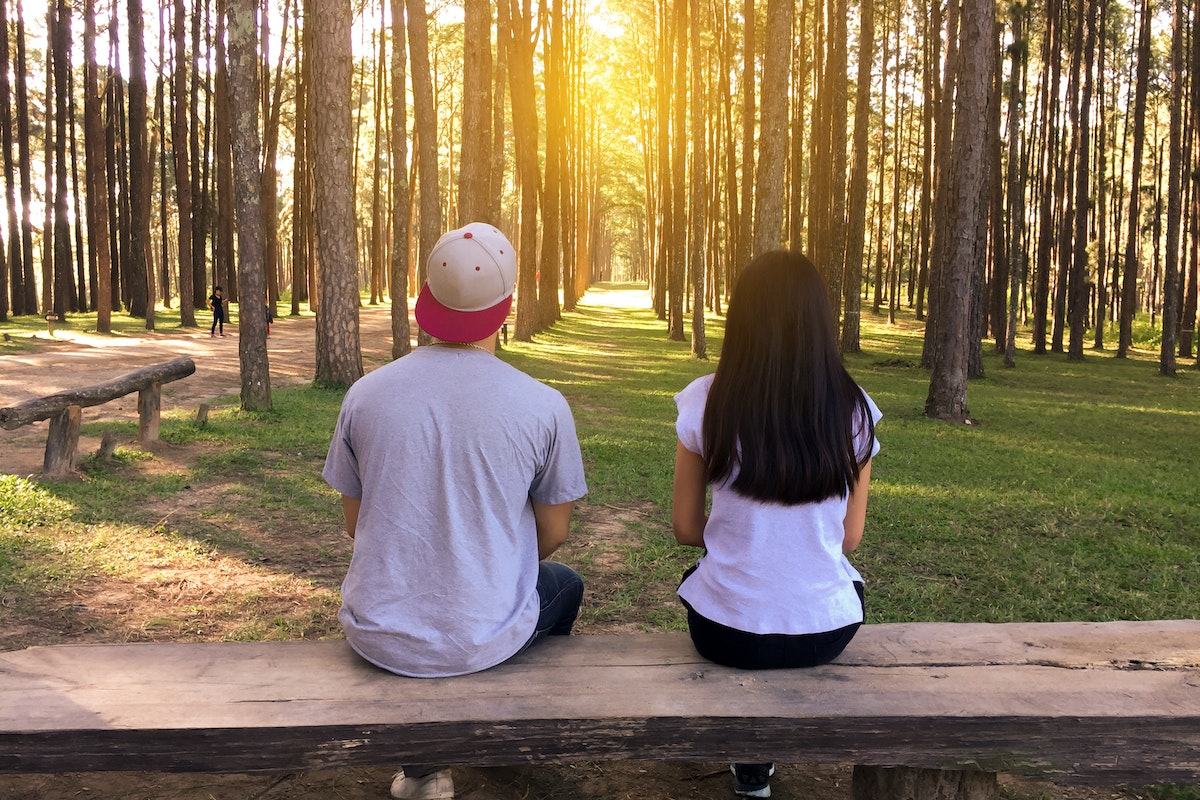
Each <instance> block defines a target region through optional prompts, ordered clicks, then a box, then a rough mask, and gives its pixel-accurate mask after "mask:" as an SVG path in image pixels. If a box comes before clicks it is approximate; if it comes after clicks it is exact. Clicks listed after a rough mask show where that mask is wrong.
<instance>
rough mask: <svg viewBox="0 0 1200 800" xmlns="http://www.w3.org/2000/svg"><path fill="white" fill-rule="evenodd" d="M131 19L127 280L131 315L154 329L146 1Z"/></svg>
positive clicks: (134, 0) (137, 4) (133, 0)
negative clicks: (149, 255)
mask: <svg viewBox="0 0 1200 800" xmlns="http://www.w3.org/2000/svg"><path fill="white" fill-rule="evenodd" d="M128 12H129V13H128V20H129V32H128V36H129V96H128V99H127V103H128V109H127V110H128V114H129V183H130V187H129V188H130V193H129V214H130V219H129V224H130V229H129V233H130V240H129V252H128V253H126V254H125V261H126V263H125V272H124V274H125V278H126V281H127V288H128V290H129V313H130V314H131V315H132V316H135V317H144V318H145V319H146V327H147V328H148V329H151V330H152V329H153V328H154V310H153V308H152V307H151V306H150V304H151V303H153V298H152V297H150V296H149V294H148V285H147V282H146V281H147V276H146V270H147V266H146V254H147V252H148V249H149V245H150V174H149V169H150V165H149V161H148V158H147V146H146V113H147V109H146V96H147V94H146V42H145V36H144V33H143V28H142V19H143V18H142V0H128Z"/></svg>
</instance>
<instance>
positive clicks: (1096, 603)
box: [0, 286, 1200, 638]
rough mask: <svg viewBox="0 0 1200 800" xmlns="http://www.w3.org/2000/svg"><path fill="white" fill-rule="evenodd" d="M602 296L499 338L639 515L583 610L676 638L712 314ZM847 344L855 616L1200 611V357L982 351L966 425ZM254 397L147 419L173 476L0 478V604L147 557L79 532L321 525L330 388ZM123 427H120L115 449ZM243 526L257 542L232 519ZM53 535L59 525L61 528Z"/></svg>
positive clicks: (201, 537)
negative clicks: (683, 336) (698, 384)
mask: <svg viewBox="0 0 1200 800" xmlns="http://www.w3.org/2000/svg"><path fill="white" fill-rule="evenodd" d="M619 297H620V295H619V293H615V292H614V291H613V289H611V288H606V287H603V286H601V287H597V288H595V289H593V290H592V291H591V292H590V293H589V296H588V298H587V302H586V304H585V305H583V306H581V307H580V309H579V310H578V311H575V312H571V313H568V314H566V315H564V318H563V320H562V321H561V322H560V323H559V324H557V325H556V326H555V327H554V328H553V329H551V330H549V331H546V332H544V333H541V334H539V335H537V336H536V337H535V338H534V341H533V342H529V343H518V342H510V343H509V345H508V346H507V347H506V348H505V349H504V350H503V352H502V354H501V357H503V358H504V359H506V360H507V361H509V362H510V363H512V364H514V365H515V366H517V367H518V368H520V369H522V370H525V371H527V372H529V373H531V374H533V375H534V376H536V377H538V378H539V379H542V380H544V381H546V382H548V383H550V384H551V385H553V386H555V387H557V388H558V389H560V390H561V391H562V392H563V393H564V395H565V396H566V397H567V398H568V400H569V401H570V403H571V405H572V408H573V410H574V413H575V418H576V423H577V427H578V430H579V436H580V441H581V443H582V446H583V451H584V457H585V461H586V466H587V475H588V483H589V487H590V492H589V495H588V498H587V502H588V503H589V504H590V505H591V506H592V507H593V508H599V509H601V512H600V513H604V512H603V509H604V508H605V507H607V506H609V505H612V506H626V505H629V504H636V505H637V507H638V508H639V509H641V511H640V512H639V513H641V514H642V516H641V517H639V518H638V522H637V523H636V524H634V523H629V522H627V521H626V523H625V524H624V530H626V531H627V532H628V537H627V540H623V541H620V542H615V543H613V544H611V546H608V550H609V552H608V553H606V554H605V556H604V558H600V557H599V554H600V550H601V549H603V548H605V547H606V545H605V543H604V542H590V543H589V544H588V546H587V547H581V548H580V549H579V550H578V551H577V555H578V558H579V559H580V564H579V566H580V567H581V569H582V570H583V571H584V572H585V576H586V575H587V574H588V573H589V572H593V573H595V574H603V575H604V576H605V577H606V580H607V582H608V585H606V586H604V587H603V588H604V591H603V592H598V593H596V594H595V598H596V601H597V606H596V607H594V608H590V609H587V610H585V617H584V618H585V620H589V619H590V620H593V621H617V620H620V619H622V617H623V615H632V616H634V617H636V618H637V619H639V620H641V621H642V622H643V623H644V624H645V625H647V626H651V627H664V628H678V627H679V626H680V621H681V617H680V615H679V613H678V609H677V608H672V607H668V606H667V605H664V603H663V602H660V601H662V598H663V596H664V593H666V594H667V595H669V589H670V588H673V582H674V581H676V580H677V579H678V575H679V573H680V572H681V571H682V569H683V568H684V567H685V566H686V565H687V564H688V563H689V562H690V561H691V560H692V559H693V558H694V557H695V555H696V553H695V551H694V550H691V549H688V548H682V547H679V546H678V545H675V544H674V542H673V541H672V540H671V539H670V535H669V513H670V494H671V481H672V463H673V455H674V447H675V434H674V417H675V410H674V403H673V401H672V397H673V395H674V394H675V393H676V392H677V391H679V390H680V389H682V388H683V387H684V386H685V385H686V384H687V383H688V382H689V381H690V380H692V379H693V378H695V377H697V376H699V375H702V374H704V373H706V372H708V371H711V370H712V369H714V368H715V366H716V361H715V355H716V354H718V353H719V352H720V337H721V333H722V321H721V320H720V319H718V318H714V317H710V319H709V323H708V333H709V352H710V353H712V354H714V359H713V360H710V361H698V360H696V359H694V358H692V357H691V355H690V346H689V344H688V343H687V342H669V341H667V339H666V336H665V325H664V323H662V322H661V321H659V320H657V319H656V318H655V317H654V315H653V314H652V313H651V312H649V311H645V310H641V309H628V308H616V307H610V306H609V305H607V303H608V302H609V301H610V300H612V301H615V300H616V299H617V298H619ZM862 339H863V352H862V353H861V354H855V355H853V356H850V357H849V358H848V359H847V363H848V366H849V368H850V370H851V372H852V374H853V375H854V376H855V377H856V378H857V379H858V381H859V382H860V383H861V384H862V385H863V386H864V388H866V390H867V391H868V392H869V393H870V394H871V395H872V397H873V398H874V399H875V401H876V402H877V403H878V404H879V406H880V408H881V409H882V410H883V413H884V417H883V420H882V422H881V423H880V425H879V430H878V435H879V438H880V440H881V442H882V447H883V449H882V451H881V452H880V454H879V455H878V457H877V458H876V460H875V463H874V469H873V475H872V487H871V496H870V503H869V508H868V519H867V531H866V535H865V537H864V541H863V545H862V547H861V548H860V549H859V551H858V552H857V553H856V555H855V561H856V563H857V564H858V565H859V566H860V568H861V570H862V571H863V573H864V575H865V576H866V577H867V579H868V582H869V586H868V619H869V620H870V621H873V622H883V621H906V620H944V621H986V622H1005V621H1017V620H1030V621H1032V620H1072V619H1074V620H1115V619H1151V618H1200V586H1198V585H1197V583H1198V579H1197V571H1196V570H1195V568H1194V564H1195V563H1196V560H1197V551H1198V550H1200V540H1198V537H1200V503H1196V502H1195V497H1196V496H1197V495H1196V491H1197V486H1200V457H1198V456H1200V437H1197V436H1196V435H1195V432H1196V431H1197V429H1198V427H1197V423H1200V411H1198V410H1197V403H1196V396H1197V383H1196V373H1195V371H1194V369H1190V368H1189V369H1184V370H1182V371H1181V373H1180V375H1179V376H1178V377H1176V378H1174V379H1166V378H1162V377H1160V376H1158V374H1157V366H1156V360H1155V359H1156V353H1155V352H1153V351H1152V350H1141V351H1135V352H1134V353H1133V357H1131V358H1129V359H1124V360H1119V359H1116V358H1114V357H1113V356H1112V355H1111V353H1101V352H1094V351H1089V352H1088V355H1087V358H1086V359H1085V361H1083V362H1082V363H1077V362H1076V363H1073V362H1068V361H1066V359H1065V358H1064V357H1063V356H1062V355H1061V354H1048V355H1043V356H1034V355H1032V353H1030V352H1028V350H1021V351H1019V352H1018V354H1017V367H1016V368H1015V369H1005V368H1003V366H1002V365H1001V363H1000V360H999V357H998V356H995V355H993V354H991V353H990V352H989V353H988V355H987V356H986V372H987V374H986V377H984V378H982V379H979V380H975V381H973V382H972V383H971V385H970V389H969V394H968V400H969V405H970V408H971V413H972V416H973V417H974V419H975V420H976V422H977V423H978V424H976V425H973V426H967V425H951V424H947V423H942V422H935V421H932V420H929V419H926V418H925V417H924V416H923V414H922V409H923V406H924V400H925V395H926V392H927V390H928V381H929V376H928V373H927V372H926V371H925V370H923V369H921V368H920V367H918V366H916V365H917V363H918V362H919V357H920V349H921V338H920V331H919V330H918V329H917V328H916V326H915V325H913V324H912V323H911V322H910V323H905V324H902V325H899V326H888V325H887V324H886V320H885V319H883V318H879V317H872V316H871V315H865V317H864V329H863V337H862ZM989 350H990V348H989ZM272 394H273V400H274V404H275V408H274V410H272V411H270V412H265V413H247V412H242V411H240V410H239V409H238V408H237V403H236V399H230V400H229V402H228V404H226V405H223V406H219V407H217V408H215V409H214V410H213V411H212V413H211V414H210V416H209V420H208V423H207V425H206V426H205V427H203V428H198V427H196V425H195V424H194V423H193V422H192V421H191V418H190V415H185V414H182V413H179V414H172V413H167V414H165V415H164V419H163V424H162V438H163V439H164V441H165V442H167V443H169V444H173V445H180V446H182V445H188V446H198V447H201V448H202V449H203V450H204V452H203V453H202V455H201V456H200V457H199V458H198V460H197V461H196V462H195V464H194V466H192V467H191V468H187V469H185V468H182V467H181V468H178V469H173V468H171V467H169V466H168V465H159V466H160V468H158V469H155V470H149V471H143V470H140V469H138V465H139V460H140V459H144V458H150V457H151V456H147V455H146V454H142V453H140V452H139V451H131V450H122V449H119V450H118V451H117V455H116V458H115V460H114V461H113V462H111V463H100V462H97V461H95V460H94V459H93V460H90V461H88V462H86V464H85V472H84V479H83V480H81V481H78V482H64V483H38V482H28V481H22V480H17V479H4V480H0V595H5V596H11V595H13V594H15V593H18V592H21V593H23V592H24V591H26V590H28V589H29V587H30V586H34V585H40V586H48V585H51V584H53V585H55V586H63V585H69V584H70V582H71V581H72V580H77V579H78V576H80V575H84V574H94V573H96V572H101V573H103V572H105V571H113V570H117V571H119V569H118V568H119V567H120V565H121V563H122V559H128V558H130V557H132V558H135V559H136V558H140V557H142V556H139V555H138V552H139V551H137V550H136V549H132V550H131V549H129V548H113V552H114V555H112V557H111V562H110V563H106V562H105V560H104V558H105V557H104V555H103V551H104V549H105V548H106V547H107V548H112V547H113V546H112V541H113V539H112V537H111V536H110V535H109V534H108V533H105V534H104V535H98V534H96V532H97V531H104V532H111V531H114V530H115V531H120V532H122V533H121V535H124V536H127V537H135V538H136V536H143V537H145V541H146V542H147V544H146V549H145V551H144V552H145V553H146V554H147V555H146V557H150V555H149V554H151V553H152V552H154V551H155V549H156V548H158V547H161V546H163V544H162V543H163V542H164V541H165V542H169V543H171V545H172V546H174V547H179V548H182V549H186V550H187V551H188V557H189V558H206V557H211V556H212V554H214V553H215V554H220V555H222V556H226V557H233V558H238V559H241V560H243V561H245V562H247V563H251V564H256V563H259V561H261V560H263V559H268V558H271V557H272V556H273V552H272V550H273V548H272V544H271V534H272V531H274V530H277V528H278V526H279V525H284V524H287V520H289V519H293V520H304V521H306V522H307V523H308V524H312V525H319V526H323V527H328V528H329V529H330V530H333V529H336V527H337V526H338V524H339V520H340V509H339V507H338V506H337V502H336V496H335V495H334V494H333V493H332V492H331V490H330V489H329V488H328V487H327V486H326V485H325V484H324V482H323V481H322V480H321V477H320V469H321V465H322V461H323V458H324V455H325V451H326V448H327V446H328V441H329V436H330V434H331V432H332V430H333V425H334V420H335V418H336V414H337V411H338V407H339V404H340V401H341V397H342V394H341V393H340V392H337V391H333V390H323V389H319V388H315V387H304V388H288V389H277V390H275V391H274V392H273V393H272ZM133 426H134V423H133V422H129V423H127V425H126V427H125V428H120V427H119V426H118V432H119V433H124V434H127V435H128V436H129V437H130V438H132V436H133V432H134V427H133ZM103 427H105V428H111V427H113V424H112V423H105V425H104V426H103ZM88 430H89V427H85V432H87V431H88ZM92 432H93V433H95V432H96V431H95V430H93V431H92ZM155 458H157V457H155ZM200 484H205V485H213V484H220V485H224V486H225V487H226V488H225V494H224V495H223V496H222V500H221V502H220V503H219V504H216V505H214V506H213V507H206V508H201V509H198V510H196V511H194V512H191V513H189V514H186V515H183V514H176V515H167V516H165V517H164V514H163V512H162V510H161V506H162V505H163V503H169V502H171V501H172V499H178V498H182V497H186V496H187V493H188V492H189V491H191V487H193V486H195V485H200ZM245 520H251V521H252V522H253V525H255V526H257V531H258V533H257V534H255V535H252V534H249V533H247V532H246V531H245V530H244V529H243V528H244V526H243V527H239V526H238V525H235V524H233V523H235V522H238V521H245ZM57 529H61V530H66V531H69V532H71V535H70V536H67V537H64V538H61V539H59V538H56V536H55V533H54V532H55V530H57ZM164 537H165V538H164ZM189 548H190V549H189ZM322 548H326V549H322ZM313 552H314V553H316V554H318V555H312V556H311V558H313V559H314V561H315V562H320V563H324V564H329V563H333V562H335V561H336V559H337V558H338V556H337V555H336V552H334V551H333V550H330V549H328V548H327V547H326V546H325V545H321V546H319V547H314V551H313ZM131 553H132V556H131V555H130V554H131ZM614 559H615V565H614ZM602 561H603V564H602V563H601V562H602ZM39 575H40V576H41V577H38V576H39ZM18 587H22V588H18ZM664 587H666V588H664ZM647 598H653V599H652V600H647ZM324 602H325V601H324V600H323V601H322V603H324ZM308 613H309V612H308V611H305V612H303V614H301V616H300V617H297V618H289V619H287V620H283V621H277V622H272V621H271V620H270V619H260V620H247V621H246V624H245V625H244V626H243V627H242V628H241V629H239V630H241V633H239V634H238V636H239V637H249V638H253V637H255V636H259V635H263V636H267V635H270V636H280V635H286V633H287V631H288V630H289V629H305V628H306V624H307V623H306V622H305V620H304V614H308ZM289 626H290V627H289Z"/></svg>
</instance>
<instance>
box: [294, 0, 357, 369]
mask: <svg viewBox="0 0 1200 800" xmlns="http://www.w3.org/2000/svg"><path fill="white" fill-rule="evenodd" d="M305 12H306V14H305V19H306V20H307V22H308V25H312V26H313V45H314V47H313V53H312V56H313V58H312V78H313V80H312V85H311V88H312V102H313V114H312V116H313V119H314V121H315V123H316V125H315V129H316V130H315V134H316V135H315V136H314V138H313V142H312V145H313V153H312V155H313V164H314V177H315V196H314V199H315V207H316V224H317V248H318V260H319V262H320V271H319V273H318V276H317V295H318V306H317V337H316V350H317V354H316V355H317V359H316V360H317V371H316V382H317V383H319V384H322V385H326V386H349V385H350V384H352V383H354V382H355V381H356V380H358V379H359V378H361V377H362V375H363V366H362V350H361V347H360V344H359V325H358V283H357V278H358V256H357V251H356V249H355V239H354V186H353V184H352V183H351V174H352V170H351V156H350V144H351V142H352V141H353V136H352V135H351V132H350V77H351V48H350V18H351V17H350V0H307V1H306V3H305ZM306 27H307V25H306Z"/></svg>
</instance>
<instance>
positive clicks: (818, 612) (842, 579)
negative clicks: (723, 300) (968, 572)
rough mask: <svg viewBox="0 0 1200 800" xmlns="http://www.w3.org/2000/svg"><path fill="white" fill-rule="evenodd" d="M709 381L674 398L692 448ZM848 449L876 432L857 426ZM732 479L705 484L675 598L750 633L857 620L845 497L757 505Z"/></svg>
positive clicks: (863, 446)
mask: <svg viewBox="0 0 1200 800" xmlns="http://www.w3.org/2000/svg"><path fill="white" fill-rule="evenodd" d="M712 381H713V376H712V375H706V376H704V377H702V378H698V379H696V380H695V381H692V383H690V384H688V386H687V387H686V388H684V390H683V391H681V392H680V393H679V394H677V395H676V396H675V405H676V407H677V408H678V410H679V416H678V418H677V419H676V422H675V431H676V433H677V434H678V435H679V441H680V442H682V443H683V446H684V447H685V448H687V449H688V450H689V451H690V452H693V453H696V454H697V455H700V456H703V455H704V437H703V433H702V426H703V421H704V406H705V403H706V402H707V400H708V390H709V387H710V386H711V385H712ZM865 394H866V393H865V392H864V396H865ZM867 404H868V406H869V407H870V409H871V417H872V418H873V419H874V420H875V421H878V420H879V418H880V416H882V415H881V413H880V411H879V408H878V407H877V406H876V405H875V403H874V401H872V400H871V398H870V397H867ZM855 451H856V452H858V453H868V452H869V453H870V455H871V456H872V457H873V456H874V455H875V454H876V453H877V452H879V441H878V440H877V439H872V440H871V441H869V442H868V441H867V431H866V426H865V425H860V426H859V433H858V434H857V437H856V447H855ZM734 477H735V476H730V477H729V478H726V480H725V481H723V482H722V483H720V484H717V485H711V486H710V487H709V489H710V490H711V491H712V510H711V512H710V514H709V517H708V524H707V525H706V526H705V528H704V547H705V554H704V556H703V557H702V558H701V559H700V561H699V563H698V564H697V566H696V570H695V571H694V572H693V573H692V574H691V575H689V576H688V578H687V580H685V581H684V582H683V584H682V585H681V586H680V587H679V596H680V597H682V598H683V599H684V600H686V601H687V602H688V604H689V605H691V607H692V608H693V609H695V610H696V612H697V613H698V614H700V615H701V616H703V617H706V618H707V619H710V620H712V621H713V622H718V623H720V624H722V625H726V626H728V627H730V628H735V629H737V630H741V631H747V632H749V633H785V634H802V633H822V632H825V631H832V630H837V629H838V628H842V627H845V626H846V625H851V624H853V623H855V622H862V618H863V616H862V604H861V602H860V601H859V599H858V593H857V592H856V591H855V589H854V581H861V580H862V578H861V577H860V576H859V574H858V571H857V570H855V569H854V567H853V566H851V564H850V562H849V561H848V560H847V559H846V557H845V556H844V555H843V554H842V539H843V537H844V535H845V530H844V528H843V524H842V523H843V521H844V520H845V518H846V501H847V498H846V497H830V498H826V499H825V500H822V501H820V502H816V503H800V504H798V505H783V504H780V503H764V502H762V501H759V500H753V499H750V498H748V497H745V496H743V495H741V494H738V493H737V492H735V491H733V489H732V488H730V487H731V485H732V483H733V478H734Z"/></svg>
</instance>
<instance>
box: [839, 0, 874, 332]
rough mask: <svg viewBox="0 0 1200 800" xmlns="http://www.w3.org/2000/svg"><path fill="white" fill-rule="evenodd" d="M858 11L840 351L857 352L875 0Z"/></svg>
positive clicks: (868, 0)
mask: <svg viewBox="0 0 1200 800" xmlns="http://www.w3.org/2000/svg"><path fill="white" fill-rule="evenodd" d="M859 11H860V17H861V20H862V22H861V27H860V29H859V33H858V37H859V38H858V80H857V83H858V86H857V88H856V94H855V98H854V162H853V165H852V166H851V173H850V220H849V225H848V226H847V242H846V271H845V276H844V278H843V287H842V303H843V306H844V313H843V316H842V336H841V349H842V352H843V353H857V352H860V351H861V350H862V345H861V343H860V341H859V330H860V326H861V315H862V301H861V296H862V294H861V287H862V267H863V248H864V246H865V245H866V238H867V237H866V232H867V189H868V186H867V173H868V171H869V169H870V166H869V164H868V161H867V156H868V148H869V147H870V145H869V143H868V141H867V134H868V132H869V130H868V127H869V125H870V117H871V67H872V63H871V62H872V58H873V56H874V53H875V0H862V5H861V6H860V8H859ZM880 183H882V180H881V181H880ZM877 213H880V212H877ZM875 285H876V289H875V296H876V297H878V296H879V280H878V279H876V282H875Z"/></svg>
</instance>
